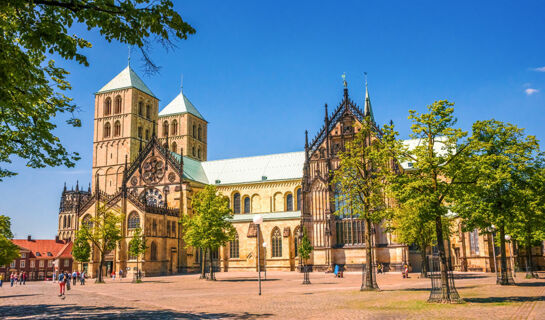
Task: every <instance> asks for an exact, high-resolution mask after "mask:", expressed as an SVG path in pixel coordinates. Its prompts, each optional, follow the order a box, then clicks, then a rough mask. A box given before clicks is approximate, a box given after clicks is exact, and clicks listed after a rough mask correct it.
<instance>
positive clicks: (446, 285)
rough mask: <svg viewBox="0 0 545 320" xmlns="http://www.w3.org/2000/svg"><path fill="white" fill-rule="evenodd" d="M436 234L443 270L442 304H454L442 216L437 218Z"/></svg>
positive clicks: (441, 268)
mask: <svg viewBox="0 0 545 320" xmlns="http://www.w3.org/2000/svg"><path fill="white" fill-rule="evenodd" d="M435 233H436V235H437V249H438V250H439V260H440V261H439V262H440V270H441V301H440V302H448V303H450V302H454V301H452V297H451V288H450V282H449V278H448V264H447V256H446V252H445V241H444V239H443V222H442V221H441V216H437V217H436V218H435Z"/></svg>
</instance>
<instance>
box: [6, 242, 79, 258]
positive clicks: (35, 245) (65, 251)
mask: <svg viewBox="0 0 545 320" xmlns="http://www.w3.org/2000/svg"><path fill="white" fill-rule="evenodd" d="M11 241H12V242H13V243H14V244H15V245H17V246H19V247H20V248H24V249H27V250H29V251H30V252H31V258H38V259H52V258H57V257H59V256H62V257H66V258H69V257H72V254H71V251H72V243H71V242H66V241H56V240H30V241H29V240H27V239H13V240H11ZM37 253H39V255H38V254H37ZM48 253H49V254H50V255H49V254H48Z"/></svg>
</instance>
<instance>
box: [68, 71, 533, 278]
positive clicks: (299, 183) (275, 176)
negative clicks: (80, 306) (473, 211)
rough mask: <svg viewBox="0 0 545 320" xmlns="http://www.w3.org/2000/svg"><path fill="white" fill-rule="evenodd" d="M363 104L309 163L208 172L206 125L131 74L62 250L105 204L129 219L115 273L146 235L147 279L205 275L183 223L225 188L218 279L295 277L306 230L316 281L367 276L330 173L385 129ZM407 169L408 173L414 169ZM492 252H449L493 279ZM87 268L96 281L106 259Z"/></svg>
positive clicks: (394, 263) (99, 110) (385, 245)
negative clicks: (339, 274)
mask: <svg viewBox="0 0 545 320" xmlns="http://www.w3.org/2000/svg"><path fill="white" fill-rule="evenodd" d="M365 96H366V97H365V101H364V102H363V109H362V108H360V107H359V106H358V105H357V103H355V102H354V101H352V100H351V99H350V97H349V94H348V88H347V87H346V84H345V87H344V91H343V94H342V97H341V99H340V100H341V102H340V103H339V104H338V106H337V107H336V108H335V109H334V110H333V112H332V113H330V112H329V111H328V107H327V105H326V106H325V116H324V123H323V126H322V127H321V129H320V130H319V131H318V133H317V134H316V135H315V137H314V138H312V139H311V140H309V138H308V134H307V135H306V137H305V141H303V137H301V138H302V139H301V140H302V141H301V142H302V143H301V145H302V146H303V145H304V150H301V151H300V152H290V153H281V154H270V155H263V156H255V157H244V158H233V159H223V160H213V161H208V160H207V155H208V150H207V137H208V122H207V121H206V119H205V117H204V116H203V115H202V114H201V113H200V112H199V110H198V109H197V108H196V107H195V105H193V104H192V103H191V101H190V100H189V99H188V98H187V96H186V95H185V94H184V92H183V90H181V91H180V93H179V94H178V95H177V96H176V97H175V98H174V99H173V100H172V101H171V102H170V103H168V104H167V105H166V106H165V107H163V108H162V109H161V110H159V99H158V97H156V96H155V95H154V94H153V92H152V91H151V90H150V89H149V87H148V86H147V85H146V84H145V83H144V82H143V81H142V79H141V78H140V77H139V76H138V75H137V74H136V73H135V72H134V70H133V69H132V68H131V67H130V65H129V66H127V67H126V68H125V69H124V70H123V71H121V73H119V74H118V75H117V76H115V77H114V78H113V79H112V80H111V81H110V82H108V83H107V84H106V85H105V86H103V87H102V88H101V89H100V90H99V91H97V92H96V93H95V110H94V112H95V114H94V135H93V161H92V177H91V181H92V185H90V186H89V187H88V189H87V191H84V190H83V189H82V188H80V187H79V185H77V186H76V188H75V190H74V189H71V190H68V189H67V188H66V186H65V188H64V190H63V192H62V196H61V204H60V211H59V224H58V226H59V230H58V235H59V238H60V239H61V240H72V239H74V233H75V231H76V230H77V229H78V227H79V226H81V225H82V224H84V223H88V221H89V219H90V218H91V217H92V216H94V215H95V214H96V212H97V208H98V204H99V203H100V204H101V205H105V206H106V207H107V208H110V209H112V210H114V211H115V212H119V214H120V215H121V216H122V217H123V222H122V224H121V228H122V237H123V239H122V240H121V241H120V243H119V245H118V246H117V247H116V248H115V249H114V250H112V251H111V252H109V253H108V254H107V255H106V259H105V261H106V262H105V268H106V270H105V271H107V272H111V271H118V270H128V273H129V274H130V273H131V272H134V270H136V267H137V257H134V256H131V255H130V254H129V253H128V243H129V241H130V239H131V237H132V236H133V234H134V231H135V229H136V228H141V229H142V231H143V235H144V236H145V239H146V244H147V250H146V252H145V254H143V256H141V257H139V259H138V261H139V263H140V268H141V270H143V272H144V273H145V274H146V275H147V276H154V275H167V274H175V273H182V272H194V271H197V270H199V269H200V264H201V261H202V259H203V257H202V252H201V251H200V250H199V249H197V248H192V247H187V246H186V245H185V244H184V241H183V239H182V233H183V230H181V224H180V222H179V221H180V218H181V217H182V216H184V215H189V214H191V213H192V208H191V199H192V197H193V196H194V195H195V193H196V192H199V191H200V190H202V189H203V187H204V186H205V185H215V186H216V187H217V189H218V191H219V192H220V193H221V194H223V195H225V196H227V197H228V198H229V199H230V206H231V209H232V211H233V213H234V216H233V218H232V223H233V225H234V227H235V228H236V231H237V235H236V237H235V239H233V240H232V241H230V242H229V244H228V245H226V246H225V247H222V248H220V249H219V250H218V251H217V252H213V254H212V256H213V261H214V265H215V267H216V268H217V269H218V270H221V271H233V270H256V269H257V266H258V264H260V265H261V266H262V267H263V268H265V269H267V270H285V271H294V270H297V268H298V267H299V266H300V263H301V261H300V259H299V258H298V253H297V246H298V243H299V241H300V238H301V234H302V226H304V227H305V229H306V230H308V232H309V237H310V239H311V241H312V244H313V246H314V249H315V250H314V251H313V253H312V255H311V259H310V261H308V263H309V264H310V265H311V266H312V268H313V270H325V269H327V268H329V267H330V266H332V265H335V264H342V265H345V266H346V267H347V268H348V269H356V268H360V269H361V264H362V263H363V262H365V249H364V247H365V246H364V238H363V232H364V229H363V223H362V221H361V220H359V219H357V218H354V217H351V216H349V217H342V216H337V215H335V214H334V212H335V204H336V203H335V194H334V191H333V190H332V188H331V184H330V179H331V178H330V177H331V175H330V173H331V172H332V170H334V169H335V168H336V166H337V165H338V158H337V157H336V154H337V152H338V151H339V150H341V148H342V145H343V143H344V141H347V140H349V139H351V138H352V137H353V135H354V133H355V131H356V130H357V127H358V126H357V123H358V122H361V121H363V118H364V117H366V116H370V118H371V119H372V121H373V122H374V121H375V120H374V114H373V109H372V107H371V99H370V96H369V92H368V91H367V88H366V95H365ZM355 128H356V129H355ZM406 143H407V144H409V145H411V144H415V141H412V140H408V141H406ZM401 166H402V167H403V168H404V169H409V168H410V167H411V163H402V164H401ZM256 214H260V215H262V216H263V224H262V225H261V228H260V230H261V232H260V234H258V232H257V230H258V229H257V227H256V225H254V224H253V217H254V216H255V215H256ZM257 237H260V238H261V240H262V241H261V243H263V244H264V245H263V246H262V247H259V248H258V246H257ZM372 239H373V241H372V243H373V247H374V250H375V257H376V260H377V261H376V262H380V263H382V264H383V265H384V267H385V270H386V271H395V270H400V269H401V266H402V265H403V264H404V263H409V264H410V265H411V267H412V270H413V271H418V270H419V269H420V264H421V261H420V254H419V253H418V251H416V250H414V248H412V247H411V246H409V245H407V244H402V243H398V242H396V238H395V235H393V234H391V233H388V232H386V231H385V230H384V229H383V228H382V227H381V226H380V225H376V226H374V228H373V235H372ZM492 243H493V242H492V241H491V238H490V235H488V234H479V232H478V231H474V232H462V230H461V228H459V229H457V230H455V231H454V232H453V238H452V239H451V241H450V242H449V245H448V249H449V250H448V251H449V256H450V258H451V261H452V265H453V267H454V268H455V269H456V270H462V271H465V270H475V271H490V270H491V268H492V263H493V258H492V256H493V255H492V253H491V252H492V249H493V248H492V246H493V245H492ZM468 244H469V245H468ZM257 250H259V256H260V257H261V258H260V260H259V261H258V258H257V257H258V254H257V253H258V252H257ZM542 257H543V255H541V258H542ZM78 268H79V269H81V270H86V271H87V272H88V274H89V275H90V276H94V275H96V273H97V270H98V255H96V254H92V257H91V260H90V262H89V263H80V264H79V265H78Z"/></svg>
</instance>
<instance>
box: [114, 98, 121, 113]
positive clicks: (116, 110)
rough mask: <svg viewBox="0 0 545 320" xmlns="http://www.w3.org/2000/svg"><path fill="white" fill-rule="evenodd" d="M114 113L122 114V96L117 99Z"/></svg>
mask: <svg viewBox="0 0 545 320" xmlns="http://www.w3.org/2000/svg"><path fill="white" fill-rule="evenodd" d="M114 113H115V114H118V113H121V97H120V96H117V97H115V108H114Z"/></svg>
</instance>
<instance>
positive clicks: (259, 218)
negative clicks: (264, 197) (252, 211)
mask: <svg viewBox="0 0 545 320" xmlns="http://www.w3.org/2000/svg"><path fill="white" fill-rule="evenodd" d="M262 223H263V216H261V215H260V214H256V215H255V216H254V224H255V225H256V226H257V235H256V236H257V282H258V283H259V295H261V255H260V254H259V252H260V251H261V244H260V242H261V228H260V227H261V224H262Z"/></svg>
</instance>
